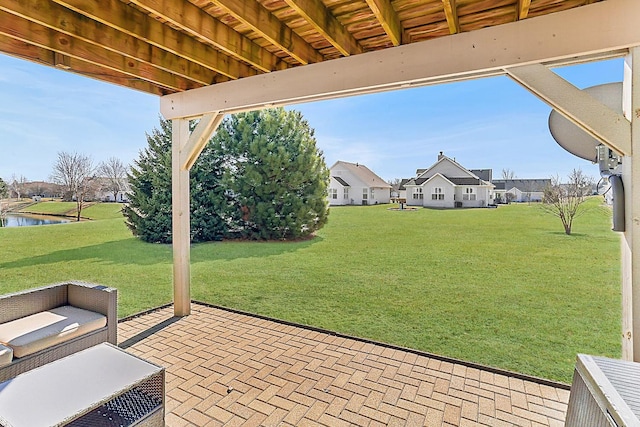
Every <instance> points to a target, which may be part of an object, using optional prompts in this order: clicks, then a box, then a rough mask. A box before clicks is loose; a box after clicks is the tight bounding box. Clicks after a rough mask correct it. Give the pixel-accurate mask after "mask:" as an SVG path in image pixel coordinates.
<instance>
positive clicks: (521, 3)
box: [516, 0, 531, 21]
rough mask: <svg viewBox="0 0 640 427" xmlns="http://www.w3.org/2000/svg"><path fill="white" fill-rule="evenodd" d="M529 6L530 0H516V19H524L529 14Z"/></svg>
mask: <svg viewBox="0 0 640 427" xmlns="http://www.w3.org/2000/svg"><path fill="white" fill-rule="evenodd" d="M530 7H531V0H518V10H517V13H518V16H517V17H516V20H518V21H520V20H521V19H525V18H526V17H527V15H529V8H530Z"/></svg>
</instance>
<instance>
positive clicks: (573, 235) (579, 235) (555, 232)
mask: <svg viewBox="0 0 640 427" xmlns="http://www.w3.org/2000/svg"><path fill="white" fill-rule="evenodd" d="M547 234H553V235H555V236H567V237H576V238H582V237H587V236H588V234H585V233H571V234H567V233H565V232H564V231H549V232H547Z"/></svg>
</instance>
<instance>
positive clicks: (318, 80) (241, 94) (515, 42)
mask: <svg viewBox="0 0 640 427" xmlns="http://www.w3.org/2000/svg"><path fill="white" fill-rule="evenodd" d="M638 16H640V1H637V0H607V1H603V2H598V3H594V4H591V5H588V6H582V7H577V8H573V9H570V10H566V11H563V12H557V13H551V14H548V15H544V16H539V17H535V18H529V19H525V20H522V21H518V22H513V23H509V24H504V25H498V26H494V27H487V28H483V29H481V30H477V31H471V32H466V33H461V34H455V35H451V36H447V37H439V38H436V39H432V40H427V41H424V42H420V43H412V44H408V45H403V46H398V47H394V48H389V49H384V50H380V51H375V52H369V53H364V54H360V55H353V56H350V57H347V58H340V59H336V60H332V61H325V62H320V63H315V64H310V65H304V66H300V67H295V68H292V69H287V70H282V71H274V72H271V73H266V74H262V75H258V76H253V77H247V78H244V79H240V80H237V81H231V82H224V83H218V84H214V85H211V86H206V87H203V88H199V89H193V90H189V91H186V92H181V93H176V94H172V95H167V96H164V97H162V98H161V101H160V109H161V112H162V114H163V115H164V117H165V118H167V119H175V118H185V117H198V116H201V115H203V114H207V113H212V112H216V111H221V112H227V113H233V112H238V111H245V110H253V109H259V108H263V107H265V106H272V105H287V104H292V103H298V102H308V101H315V100H321V99H330V98H337V97H342V96H349V95H356V94H362V93H371V92H380V91H386V90H393V89H399V88H403V87H409V86H418V85H427V84H435V83H442V82H448V81H454V80H461V79H469V78H476V77H484V76H490V75H497V74H503V73H504V68H510V67H516V66H520V65H528V64H533V63H544V64H547V65H558V64H566V63H572V62H580V61H581V60H584V58H587V57H588V58H591V59H593V58H602V57H611V56H613V55H618V56H622V55H624V54H626V49H628V48H630V47H633V46H639V45H640V25H638V18H637V17H638Z"/></svg>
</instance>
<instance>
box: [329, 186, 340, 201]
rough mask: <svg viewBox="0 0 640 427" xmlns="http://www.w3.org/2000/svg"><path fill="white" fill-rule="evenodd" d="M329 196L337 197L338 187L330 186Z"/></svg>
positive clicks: (331, 197)
mask: <svg viewBox="0 0 640 427" xmlns="http://www.w3.org/2000/svg"><path fill="white" fill-rule="evenodd" d="M329 198H330V199H337V198H338V189H337V188H330V189H329Z"/></svg>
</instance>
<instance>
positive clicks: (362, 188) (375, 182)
mask: <svg viewBox="0 0 640 427" xmlns="http://www.w3.org/2000/svg"><path fill="white" fill-rule="evenodd" d="M329 174H330V176H331V178H330V182H329V190H328V193H329V194H328V197H329V204H330V205H332V206H339V205H375V204H378V203H389V200H390V196H391V185H389V184H388V183H387V182H385V180H383V179H382V178H380V177H379V176H378V175H376V174H375V173H373V172H372V171H371V170H370V169H369V168H368V167H366V166H365V165H361V164H359V163H349V162H343V161H337V162H336V163H335V164H334V165H333V166H331V168H330V169H329Z"/></svg>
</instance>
